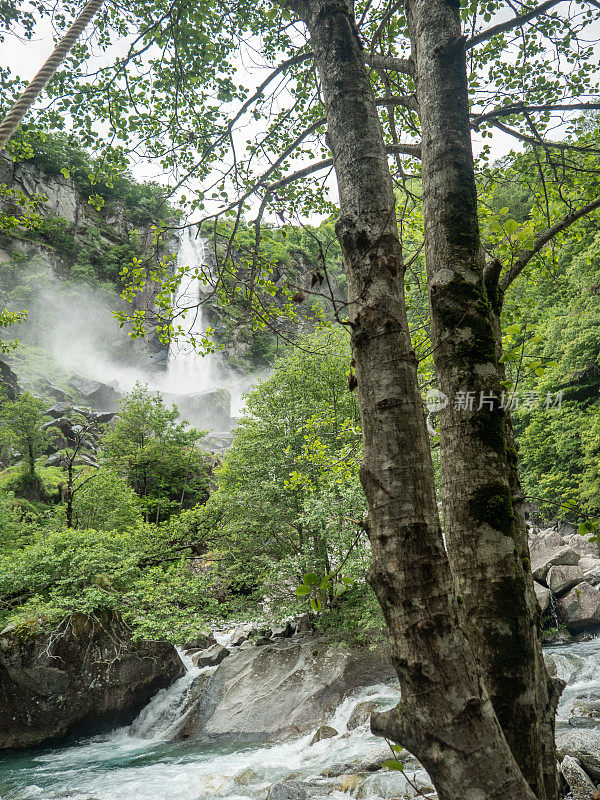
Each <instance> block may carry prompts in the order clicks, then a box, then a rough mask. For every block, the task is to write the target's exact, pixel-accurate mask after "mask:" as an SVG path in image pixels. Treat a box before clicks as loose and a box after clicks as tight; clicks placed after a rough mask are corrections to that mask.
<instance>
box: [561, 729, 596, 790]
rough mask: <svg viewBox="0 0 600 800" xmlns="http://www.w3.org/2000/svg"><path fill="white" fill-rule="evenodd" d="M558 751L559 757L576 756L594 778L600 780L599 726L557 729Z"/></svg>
mask: <svg viewBox="0 0 600 800" xmlns="http://www.w3.org/2000/svg"><path fill="white" fill-rule="evenodd" d="M556 752H557V755H558V758H559V759H563V758H564V757H565V756H567V755H569V756H574V757H575V758H576V759H577V760H578V761H579V763H580V764H581V766H582V767H583V769H584V770H585V771H586V772H587V774H588V775H589V776H590V777H591V778H592V780H594V781H600V730H598V729H597V728H596V729H592V728H560V729H557V731H556Z"/></svg>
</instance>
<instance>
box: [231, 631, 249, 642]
mask: <svg viewBox="0 0 600 800" xmlns="http://www.w3.org/2000/svg"><path fill="white" fill-rule="evenodd" d="M247 640H248V631H245V630H243V629H242V628H239V629H238V630H236V631H234V632H233V633H232V635H231V639H230V641H229V644H230V645H231V647H240V646H241V645H243V644H244V642H245V641H247Z"/></svg>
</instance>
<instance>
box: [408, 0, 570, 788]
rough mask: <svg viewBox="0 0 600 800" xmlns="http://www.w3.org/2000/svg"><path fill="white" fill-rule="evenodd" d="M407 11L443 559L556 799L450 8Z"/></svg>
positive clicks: (511, 736) (498, 707)
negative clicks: (436, 392) (437, 392)
mask: <svg viewBox="0 0 600 800" xmlns="http://www.w3.org/2000/svg"><path fill="white" fill-rule="evenodd" d="M406 5H407V12H408V23H409V28H410V36H411V46H412V56H413V59H414V63H415V83H416V96H417V102H418V109H419V117H420V121H421V128H422V145H421V150H422V165H423V166H422V169H423V172H422V175H423V217H424V228H425V257H426V266H427V277H428V286H429V301H430V309H431V329H432V348H433V353H434V360H435V367H436V373H437V377H438V381H439V388H440V389H441V391H443V392H444V393H445V394H446V395H447V396H448V399H449V403H448V406H447V407H446V408H445V409H444V410H443V411H442V412H441V413H440V439H441V441H440V447H441V464H442V505H443V515H444V532H445V535H446V539H447V543H448V553H449V559H450V564H451V568H452V572H453V575H454V579H455V583H456V588H457V591H458V593H459V595H460V596H461V598H462V600H463V603H462V609H463V612H464V621H465V624H466V630H467V632H468V636H469V639H470V641H471V642H472V644H473V647H474V650H475V653H476V655H477V658H478V660H479V661H480V663H481V665H482V669H483V674H484V679H485V682H486V685H487V688H488V691H489V693H490V696H491V699H492V702H493V705H494V709H495V711H496V714H497V716H498V719H499V721H500V724H501V725H502V728H503V730H504V733H505V735H506V737H507V740H508V742H509V744H510V747H511V749H512V751H513V754H514V756H515V758H516V760H517V762H518V764H519V766H520V768H521V771H522V773H523V774H524V776H525V777H526V779H527V782H528V783H529V785H530V786H531V788H532V789H533V791H534V792H535V794H536V796H537V797H538V798H547V800H555V798H556V797H557V796H558V794H557V792H558V789H557V775H556V760H555V753H554V739H553V720H554V713H555V703H554V700H555V698H554V695H553V693H552V687H551V684H550V682H549V678H548V675H547V673H546V669H545V667H544V662H543V659H542V652H541V639H540V631H539V614H538V611H537V606H536V602H535V596H534V592H533V581H532V577H531V570H530V564H529V553H528V547H527V535H526V530H525V526H524V520H522V519H520V518H519V519H518V518H517V514H516V511H518V512H519V515H520V516H522V514H521V511H520V510H519V509H516V508H515V502H516V499H517V498H516V494H515V496H514V498H513V489H514V488H515V480H516V481H517V483H518V474H517V473H516V461H515V455H514V450H513V448H514V443H513V441H512V436H509V434H508V431H507V422H506V416H505V412H504V409H503V408H502V407H501V406H502V403H501V398H502V390H503V387H502V380H503V378H504V374H503V370H502V366H501V364H499V361H498V358H499V349H498V331H497V329H496V327H495V319H494V309H493V308H492V302H490V296H489V295H488V288H487V287H486V285H485V280H484V267H485V261H484V251H483V248H482V246H481V241H480V232H479V222H478V213H477V194H476V186H475V173H474V167H473V156H472V150H471V135H470V120H469V104H468V93H467V70H466V58H465V41H466V40H465V37H464V36H462V35H461V27H460V16H459V13H460V3H459V2H457V1H456V0H408V1H407V4H406ZM492 288H493V287H492ZM491 294H492V301H493V302H496V301H497V299H498V298H497V294H496V295H494V293H493V292H491Z"/></svg>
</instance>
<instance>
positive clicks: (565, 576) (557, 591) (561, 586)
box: [546, 564, 585, 596]
mask: <svg viewBox="0 0 600 800" xmlns="http://www.w3.org/2000/svg"><path fill="white" fill-rule="evenodd" d="M546 580H547V583H548V588H549V589H550V591H551V592H552V594H554V595H556V596H558V595H561V594H564V593H565V592H566V591H568V590H569V589H572V588H573V586H577V584H578V583H582V582H583V581H584V580H585V578H584V575H583V570H582V569H581V568H580V567H579V566H564V565H562V564H559V565H557V566H554V567H550V569H549V570H548V576H547V579H546Z"/></svg>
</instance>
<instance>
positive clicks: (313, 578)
mask: <svg viewBox="0 0 600 800" xmlns="http://www.w3.org/2000/svg"><path fill="white" fill-rule="evenodd" d="M304 583H306V584H308V585H309V586H318V585H319V584H320V583H321V579H320V578H319V576H318V575H317V574H316V573H315V572H307V573H306V575H305V576H304Z"/></svg>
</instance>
